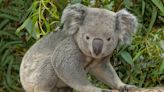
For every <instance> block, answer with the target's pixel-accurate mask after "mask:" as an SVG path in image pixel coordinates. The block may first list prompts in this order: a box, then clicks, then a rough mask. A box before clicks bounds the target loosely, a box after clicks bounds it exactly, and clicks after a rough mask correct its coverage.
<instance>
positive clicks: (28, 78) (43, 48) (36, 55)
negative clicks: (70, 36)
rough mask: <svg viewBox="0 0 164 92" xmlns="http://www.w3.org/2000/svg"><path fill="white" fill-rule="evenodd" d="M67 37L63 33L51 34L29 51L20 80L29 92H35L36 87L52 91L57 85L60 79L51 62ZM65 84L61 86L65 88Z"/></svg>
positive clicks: (24, 60)
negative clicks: (57, 47) (53, 54)
mask: <svg viewBox="0 0 164 92" xmlns="http://www.w3.org/2000/svg"><path fill="white" fill-rule="evenodd" d="M65 37H66V36H65V35H64V33H63V32H62V31H58V32H51V33H50V34H48V35H47V36H45V37H43V38H41V39H40V40H38V41H37V42H36V43H35V44H34V45H33V46H32V47H31V48H30V49H29V50H28V51H27V53H26V54H25V55H24V57H23V60H22V63H21V67H20V79H21V83H22V85H23V87H24V89H29V92H33V91H34V90H35V89H34V87H35V85H39V86H44V87H45V86H46V87H47V89H52V87H53V85H54V84H56V82H57V81H56V80H57V79H58V77H57V75H56V73H55V71H54V70H53V67H52V65H51V61H50V60H51V55H52V53H53V50H54V49H55V47H56V46H57V44H58V43H60V42H61V41H62V40H63V39H65ZM42 75H44V76H42ZM38 76H39V77H38ZM40 76H42V77H40ZM52 76H53V77H52ZM34 78H35V79H34ZM47 84H48V85H47ZM63 84H64V83H61V86H65V85H63Z"/></svg>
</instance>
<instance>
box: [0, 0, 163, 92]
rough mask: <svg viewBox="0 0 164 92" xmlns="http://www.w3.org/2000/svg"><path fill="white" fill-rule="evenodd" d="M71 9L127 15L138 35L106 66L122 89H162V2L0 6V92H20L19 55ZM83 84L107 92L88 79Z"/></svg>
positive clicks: (50, 1) (67, 0)
mask: <svg viewBox="0 0 164 92" xmlns="http://www.w3.org/2000/svg"><path fill="white" fill-rule="evenodd" d="M75 3H82V4H84V5H86V6H89V7H98V8H105V9H108V10H111V11H114V12H117V11H118V10H120V9H122V8H126V9H127V10H128V11H129V12H131V13H133V14H134V15H135V16H136V17H137V19H138V22H139V24H138V31H137V33H136V34H134V35H133V41H132V44H131V45H121V46H118V47H117V48H116V50H115V51H114V54H113V57H112V64H113V66H114V67H115V69H116V71H117V73H118V75H119V77H120V78H121V79H122V80H123V81H124V82H125V83H128V84H134V85H136V86H139V87H155V86H164V0H0V92H24V91H23V88H22V86H21V84H20V80H19V66H20V63H21V59H22V57H23V55H24V54H25V52H26V51H27V50H28V49H29V47H30V46H31V45H32V44H33V43H35V42H36V41H37V40H38V39H40V38H41V37H42V36H44V35H46V34H48V33H49V32H51V31H55V28H56V27H57V26H59V25H60V17H61V14H62V11H63V9H64V8H65V7H66V6H67V5H68V4H75ZM88 79H90V80H91V81H92V82H93V83H94V84H95V85H96V86H98V87H102V88H107V86H106V85H104V84H103V83H101V82H99V81H97V80H95V78H94V77H93V76H90V75H88Z"/></svg>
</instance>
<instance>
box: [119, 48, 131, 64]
mask: <svg viewBox="0 0 164 92" xmlns="http://www.w3.org/2000/svg"><path fill="white" fill-rule="evenodd" d="M120 55H121V57H122V58H123V59H124V61H126V62H127V63H128V64H130V65H133V62H132V57H131V55H130V54H129V53H128V52H126V51H123V52H122V53H121V54H120Z"/></svg>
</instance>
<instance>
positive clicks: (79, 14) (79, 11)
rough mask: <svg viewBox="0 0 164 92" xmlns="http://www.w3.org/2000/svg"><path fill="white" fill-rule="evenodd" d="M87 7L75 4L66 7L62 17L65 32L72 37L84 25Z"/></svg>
mask: <svg viewBox="0 0 164 92" xmlns="http://www.w3.org/2000/svg"><path fill="white" fill-rule="evenodd" d="M86 10H87V7H86V6H84V5H82V4H74V5H70V6H68V7H66V8H65V9H64V11H63V15H62V17H61V23H62V24H63V31H66V33H68V34H70V35H72V34H74V33H76V31H77V30H78V27H79V26H80V25H82V24H83V21H84V18H85V16H86Z"/></svg>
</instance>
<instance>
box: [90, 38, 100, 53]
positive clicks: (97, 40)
mask: <svg viewBox="0 0 164 92" xmlns="http://www.w3.org/2000/svg"><path fill="white" fill-rule="evenodd" d="M92 47H93V52H94V53H95V54H96V55H98V54H100V53H101V51H102V48H103V40H102V39H100V38H95V39H93V42H92Z"/></svg>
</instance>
